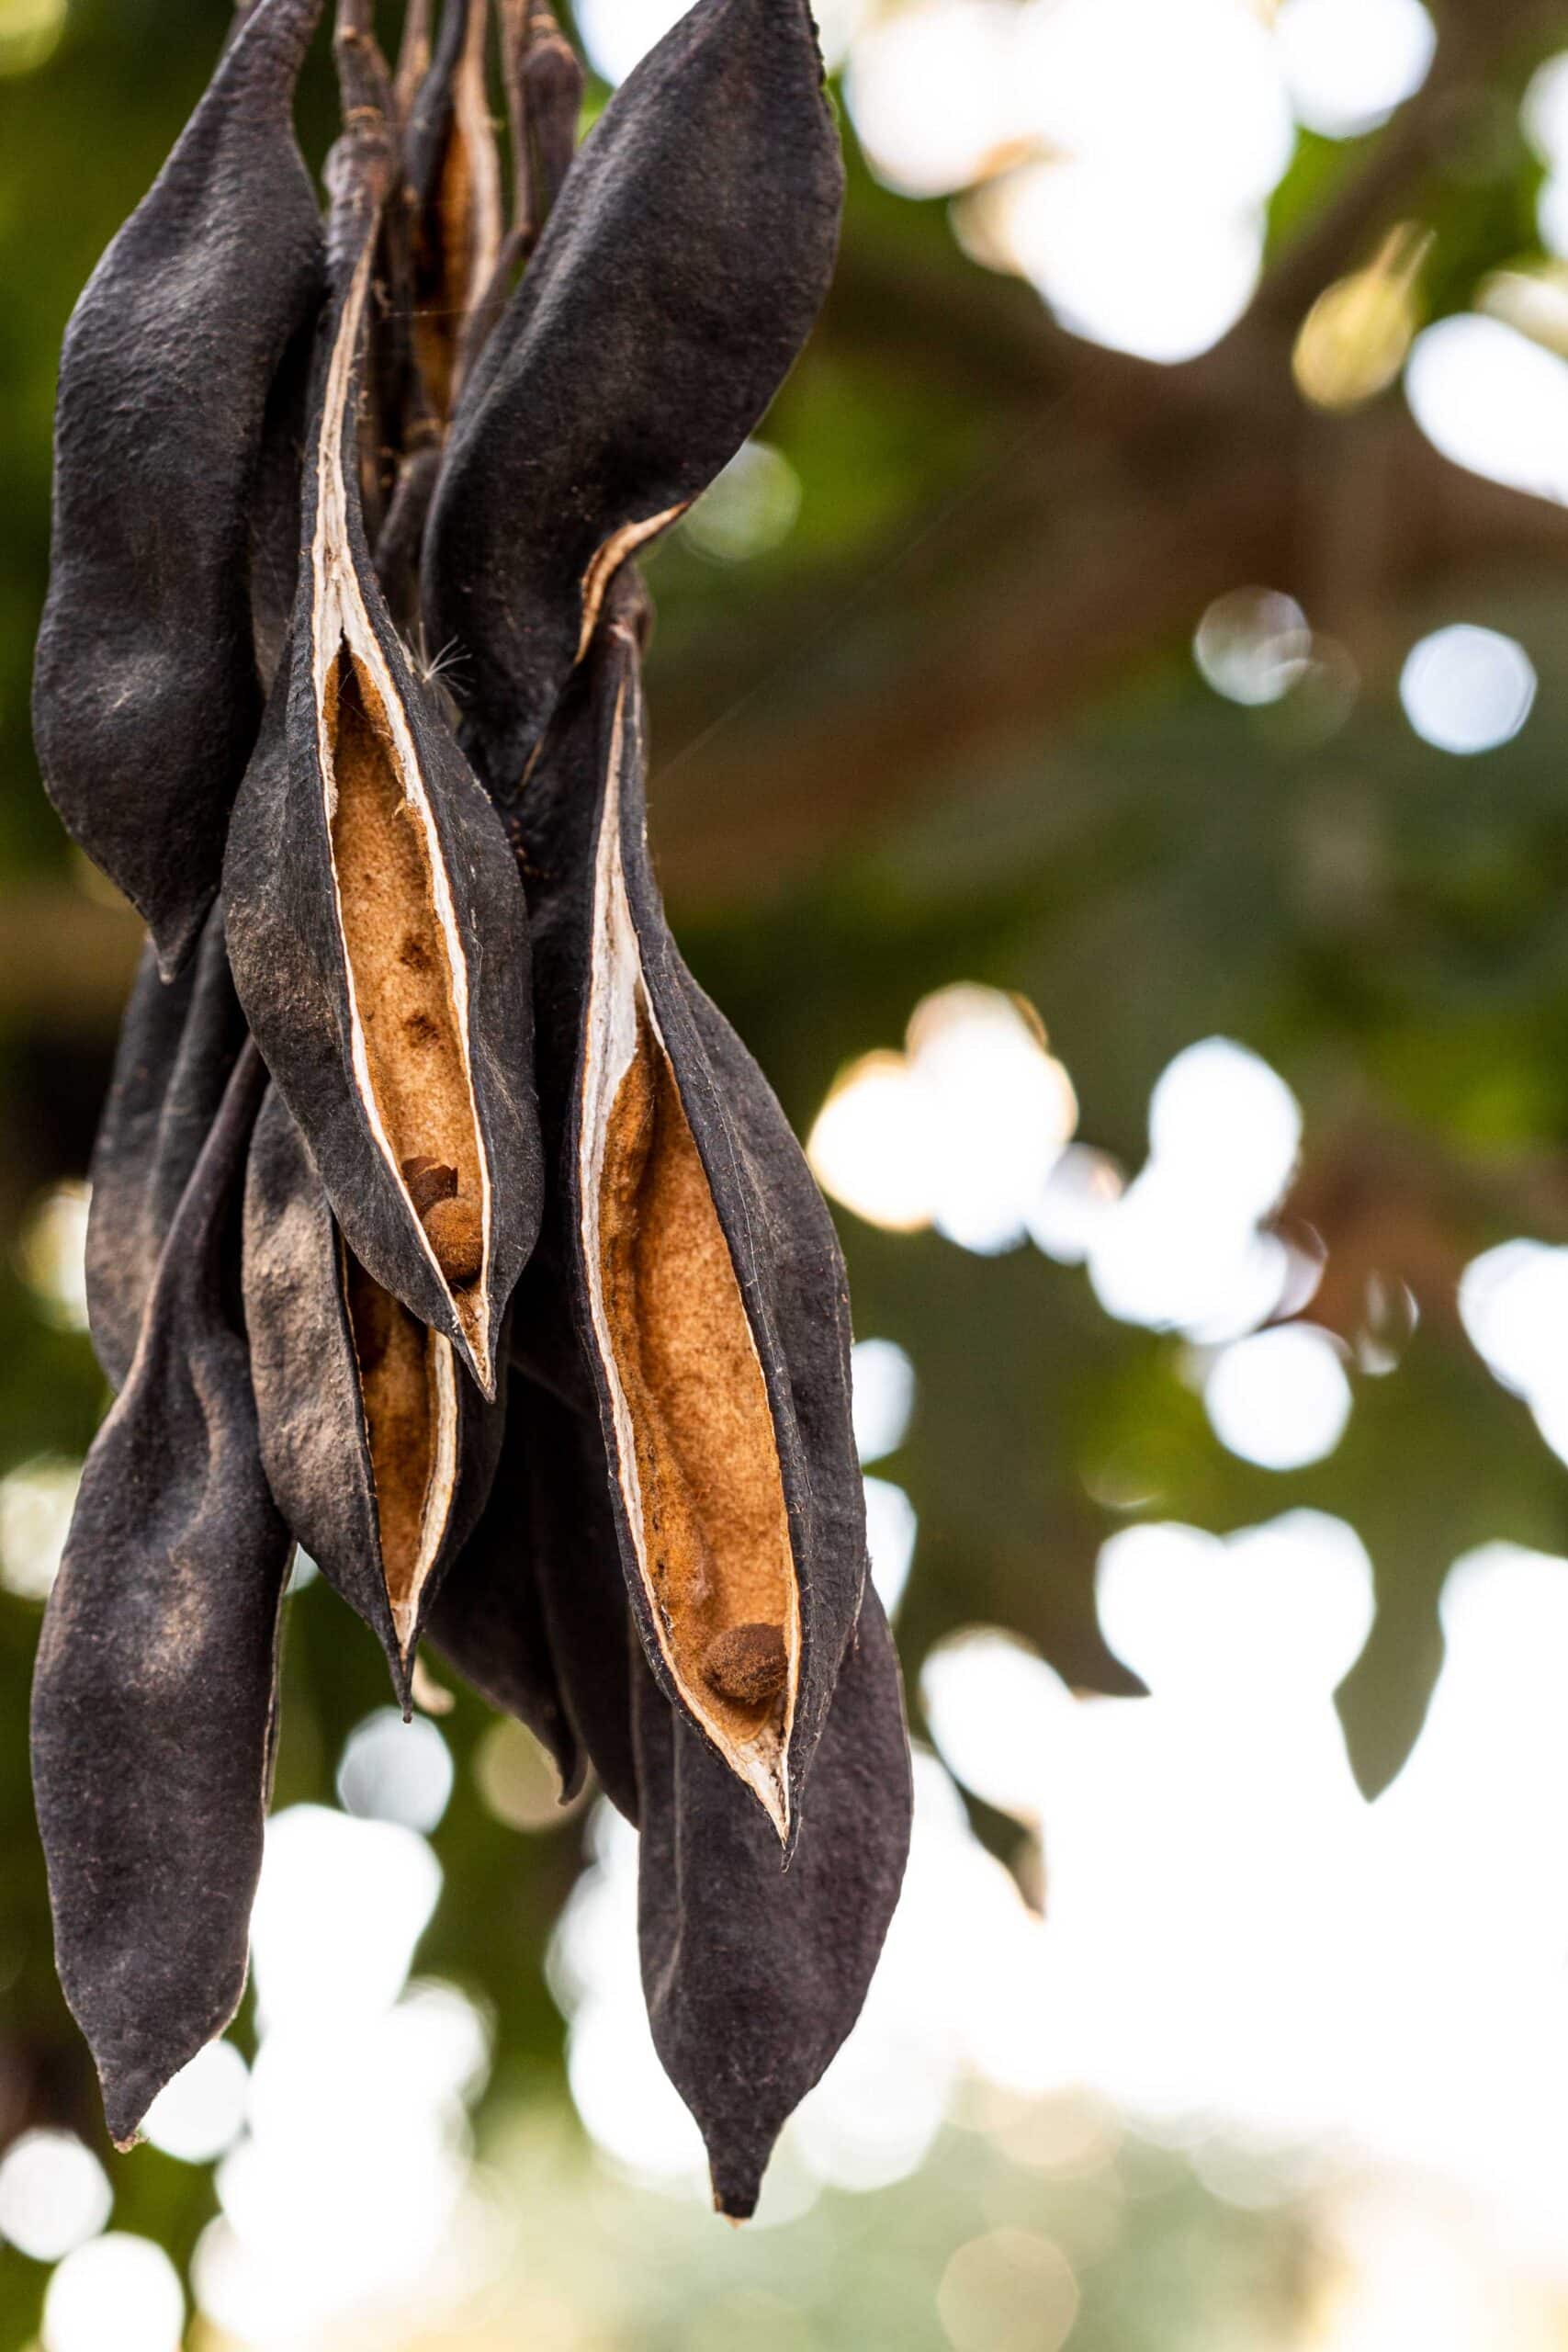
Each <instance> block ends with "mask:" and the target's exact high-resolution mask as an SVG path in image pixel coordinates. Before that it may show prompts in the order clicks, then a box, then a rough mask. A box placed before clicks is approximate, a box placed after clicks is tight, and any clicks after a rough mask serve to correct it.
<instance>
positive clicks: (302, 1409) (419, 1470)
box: [243, 1087, 502, 1708]
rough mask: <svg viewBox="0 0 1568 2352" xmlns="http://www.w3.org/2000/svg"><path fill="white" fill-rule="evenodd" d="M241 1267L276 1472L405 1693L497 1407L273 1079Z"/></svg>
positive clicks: (482, 1472) (276, 1487) (286, 1504)
mask: <svg viewBox="0 0 1568 2352" xmlns="http://www.w3.org/2000/svg"><path fill="white" fill-rule="evenodd" d="M243 1272H244V1299H245V1326H246V1329H247V1330H248V1332H249V1334H250V1342H251V1376H252V1379H253V1382H254V1387H255V1398H256V1414H257V1419H258V1424H259V1429H260V1443H261V1453H262V1461H263V1463H264V1464H265V1468H266V1475H267V1480H268V1483H269V1485H270V1486H271V1487H272V1491H273V1495H274V1497H275V1498H276V1502H277V1506H278V1509H279V1510H281V1511H282V1513H283V1516H284V1518H285V1520H286V1521H288V1529H289V1532H290V1533H291V1534H292V1535H293V1536H294V1537H295V1538H296V1540H297V1541H298V1542H299V1543H300V1544H303V1545H304V1547H305V1549H306V1551H307V1552H309V1553H310V1556H311V1558H312V1559H313V1560H314V1561H315V1562H316V1563H317V1565H318V1566H320V1568H321V1573H322V1575H323V1576H324V1577H326V1578H327V1581H328V1582H329V1583H330V1584H331V1585H332V1586H333V1589H334V1590H335V1591H336V1592H338V1593H339V1594H340V1595H341V1596H342V1598H343V1599H344V1600H346V1601H347V1602H348V1604H349V1606H350V1607H351V1608H353V1609H355V1610H357V1611H358V1612H359V1614H360V1615H361V1616H362V1617H363V1618H364V1620H365V1622H366V1623H367V1625H368V1626H369V1627H370V1629H371V1631H372V1632H373V1633H375V1634H377V1635H378V1637H379V1639H380V1641H381V1642H382V1644H383V1645H384V1647H385V1649H386V1652H387V1658H388V1662H389V1665H390V1667H391V1669H392V1680H393V1684H394V1686H395V1688H396V1690H397V1693H398V1696H399V1699H400V1702H402V1704H403V1705H404V1707H405V1708H406V1707H407V1706H408V1705H409V1704H410V1703H411V1700H410V1679H411V1677H412V1672H413V1661H414V1657H415V1654H416V1651H417V1649H418V1645H419V1641H420V1637H421V1634H422V1632H423V1626H424V1622H425V1619H426V1617H427V1616H428V1614H429V1611H430V1609H431V1606H432V1603H433V1602H434V1599H435V1597H436V1594H437V1593H438V1592H439V1590H440V1588H441V1581H442V1578H443V1577H444V1576H445V1575H446V1571H447V1568H448V1567H449V1566H450V1565H451V1563H452V1562H453V1560H455V1559H456V1557H457V1553H458V1551H459V1549H460V1548H461V1546H462V1544H463V1543H464V1542H465V1540H466V1539H467V1537H468V1533H469V1532H470V1530H471V1529H472V1528H473V1526H474V1524H475V1521H477V1520H478V1518H479V1513H480V1511H481V1510H483V1508H484V1503H485V1498H486V1497H487V1495H488V1493H489V1491H490V1487H491V1480H492V1479H493V1477H494V1475H495V1464H496V1456H497V1453H499V1450H500V1445H501V1437H502V1411H501V1408H500V1407H499V1406H497V1405H486V1404H485V1403H484V1402H483V1400H482V1399H481V1398H480V1397H478V1396H476V1395H475V1394H474V1391H473V1389H472V1387H471V1386H470V1385H469V1384H468V1382H466V1381H463V1380H461V1379H459V1377H458V1374H457V1363H456V1360H455V1357H454V1354H453V1350H452V1345H451V1342H450V1341H449V1340H446V1339H444V1338H443V1337H442V1336H441V1334H440V1333H439V1332H437V1331H431V1330H428V1329H426V1327H425V1326H424V1325H423V1323H421V1322H419V1321H417V1320H416V1318H415V1317H413V1316H412V1315H411V1314H410V1313H409V1311H408V1309H407V1307H406V1306H403V1305H402V1304H401V1302H400V1300H398V1299H395V1298H393V1297H392V1295H391V1294H390V1293H389V1292H388V1291H384V1290H383V1289H381V1287H380V1285H379V1284H378V1283H375V1282H373V1281H372V1280H371V1278H370V1276H369V1275H368V1274H367V1272H365V1269H364V1268H363V1267H362V1266H361V1265H360V1264H359V1263H358V1262H357V1261H356V1260H355V1258H354V1257H353V1255H352V1254H351V1252H350V1251H349V1250H347V1248H346V1247H345V1246H344V1240H343V1237H342V1236H341V1234H340V1233H339V1232H338V1230H337V1227H335V1225H334V1224H333V1217H332V1212H331V1210H330V1209H329V1208H328V1206H327V1197H326V1194H325V1193H324V1192H323V1191H322V1190H321V1179H320V1178H319V1176H318V1175H317V1173H316V1170H315V1169H314V1167H313V1166H312V1165H311V1161H310V1153H309V1152H308V1151H307V1150H306V1148H305V1145H304V1142H303V1140H302V1138H301V1136H300V1134H299V1128H298V1127H297V1126H296V1125H295V1124H294V1121H293V1120H292V1119H291V1118H290V1116H289V1114H288V1105H287V1104H286V1103H285V1102H284V1100H283V1098H282V1096H281V1095H280V1094H279V1093H278V1091H277V1090H276V1087H274V1088H273V1089H272V1090H271V1091H270V1092H269V1093H268V1095H267V1099H266V1102H265V1104H264V1106H263V1109H262V1113H261V1116H260V1118H259V1119H258V1120H257V1122H256V1131H255V1135H254V1137H253V1139H252V1144H251V1157H250V1167H249V1171H248V1174H247V1177H246V1182H245V1216H244V1250H243Z"/></svg>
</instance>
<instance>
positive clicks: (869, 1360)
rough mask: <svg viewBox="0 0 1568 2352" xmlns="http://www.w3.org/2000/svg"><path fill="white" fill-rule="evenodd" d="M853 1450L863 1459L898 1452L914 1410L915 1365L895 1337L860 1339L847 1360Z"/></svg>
mask: <svg viewBox="0 0 1568 2352" xmlns="http://www.w3.org/2000/svg"><path fill="white" fill-rule="evenodd" d="M850 1370H851V1374H852V1380H853V1406H854V1428H855V1451H856V1453H858V1454H859V1455H860V1458H861V1460H862V1461H863V1462H880V1461H881V1459H882V1457H883V1455H884V1454H885V1453H897V1451H898V1448H899V1447H900V1446H901V1445H902V1444H903V1442H904V1440H905V1438H906V1437H907V1436H908V1430H909V1419H910V1416H911V1415H912V1414H913V1412H914V1409H915V1367H914V1365H913V1364H912V1363H910V1362H909V1359H908V1356H907V1355H906V1354H905V1352H904V1351H903V1349H902V1348H901V1347H900V1346H899V1345H898V1343H897V1340H859V1341H857V1343H856V1345H855V1348H854V1351H853V1352H852V1356H851V1359H850Z"/></svg>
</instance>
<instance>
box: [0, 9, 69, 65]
mask: <svg viewBox="0 0 1568 2352" xmlns="http://www.w3.org/2000/svg"><path fill="white" fill-rule="evenodd" d="M66 14H67V0H0V75H5V74H31V73H33V72H35V71H36V69H37V68H38V67H39V66H40V65H47V64H48V62H49V61H50V59H51V57H52V56H53V54H54V52H55V51H56V50H57V49H58V48H59V46H60V40H61V36H62V33H63V32H64V30H65V21H66Z"/></svg>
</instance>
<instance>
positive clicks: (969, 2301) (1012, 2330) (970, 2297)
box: [936, 2229, 1078, 2352]
mask: <svg viewBox="0 0 1568 2352" xmlns="http://www.w3.org/2000/svg"><path fill="white" fill-rule="evenodd" d="M936 2307H937V2311H938V2312H939V2313H940V2314H941V2318H942V2326H943V2327H944V2328H945V2329H946V2331H947V2338H948V2342H949V2343H950V2344H951V2345H952V2346H953V2352H1059V2347H1060V2346H1062V2345H1064V2344H1065V2343H1066V2340H1067V2338H1068V2336H1069V2335H1071V2334H1072V2331H1073V2323H1074V2321H1075V2320H1076V2319H1077V2310H1078V2290H1077V2280H1076V2279H1075V2278H1074V2277H1073V2271H1072V2265H1071V2264H1070V2263H1069V2262H1068V2260H1067V2258H1066V2255H1065V2254H1064V2253H1063V2252H1062V2250H1061V2248H1060V2246H1056V2245H1052V2243H1051V2241H1050V2240H1049V2238H1043V2237H1041V2236H1039V2235H1038V2234H1037V2233H1035V2232H1034V2231H1032V2230H1019V2229H1002V2230H989V2231H987V2233H986V2235H985V2236H984V2237H978V2238H971V2239H970V2240H969V2242H968V2244H967V2245H961V2246H960V2247H959V2249H958V2251H957V2253H956V2254H954V2255H953V2256H952V2258H951V2260H950V2261H949V2263H948V2266H947V2267H946V2269H945V2270H944V2271H943V2272H942V2284H941V2286H940V2287H939V2288H938V2289H937V2297H936Z"/></svg>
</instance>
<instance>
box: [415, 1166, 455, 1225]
mask: <svg viewBox="0 0 1568 2352" xmlns="http://www.w3.org/2000/svg"><path fill="white" fill-rule="evenodd" d="M403 1182H404V1183H405V1184H406V1185H407V1186H408V1188H409V1198H410V1200H411V1201H412V1203H413V1204H414V1209H415V1212H416V1213H417V1215H418V1216H421V1217H423V1216H424V1214H425V1211H426V1210H427V1209H433V1208H434V1206H435V1204H436V1202H437V1201H449V1200H451V1199H453V1198H454V1197H455V1195H456V1193H457V1170H456V1169H455V1168H449V1167H448V1166H447V1165H446V1161H445V1160H440V1159H427V1158H425V1157H424V1156H423V1154H422V1155H421V1156H420V1157H419V1158H418V1159H405V1160H404V1161H403Z"/></svg>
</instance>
